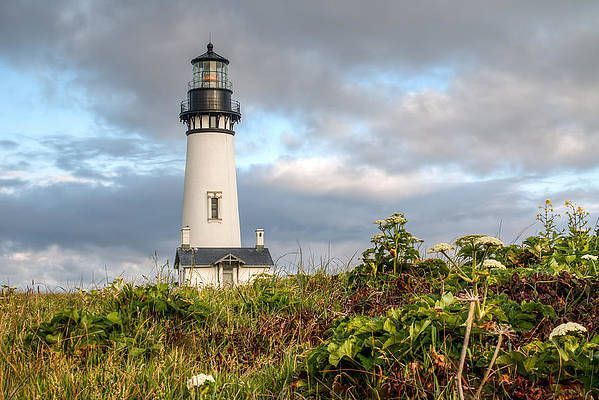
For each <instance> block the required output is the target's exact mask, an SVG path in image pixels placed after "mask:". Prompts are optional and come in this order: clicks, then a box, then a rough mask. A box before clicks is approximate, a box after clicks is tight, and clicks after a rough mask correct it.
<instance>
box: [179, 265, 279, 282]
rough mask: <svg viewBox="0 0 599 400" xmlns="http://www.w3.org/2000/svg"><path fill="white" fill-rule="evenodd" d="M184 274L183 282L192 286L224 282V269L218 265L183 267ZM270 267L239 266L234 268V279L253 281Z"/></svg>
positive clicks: (236, 280)
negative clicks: (220, 268)
mask: <svg viewBox="0 0 599 400" xmlns="http://www.w3.org/2000/svg"><path fill="white" fill-rule="evenodd" d="M181 269H182V271H183V276H182V279H181V282H183V283H184V284H185V285H190V286H198V287H199V286H219V282H222V280H223V277H222V270H219V269H218V268H217V267H212V266H203V267H199V266H197V267H181ZM269 271H270V267H269V266H267V265H260V266H251V267H247V266H245V267H239V268H236V269H235V270H234V274H233V277H234V278H233V279H234V280H235V282H236V283H238V284H243V283H248V282H251V281H252V280H253V279H254V278H256V276H258V275H261V274H265V273H268V272H269Z"/></svg>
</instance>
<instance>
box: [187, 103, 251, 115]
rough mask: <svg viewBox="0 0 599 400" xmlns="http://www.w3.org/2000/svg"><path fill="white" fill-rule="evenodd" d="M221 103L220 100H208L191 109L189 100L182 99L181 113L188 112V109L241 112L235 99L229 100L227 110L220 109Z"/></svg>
mask: <svg viewBox="0 0 599 400" xmlns="http://www.w3.org/2000/svg"><path fill="white" fill-rule="evenodd" d="M221 106H222V103H221V102H220V101H214V102H211V101H208V102H204V103H203V104H202V109H201V110H199V109H195V110H192V109H191V107H190V106H189V100H183V101H182V102H181V113H185V112H189V111H231V112H234V113H236V114H241V105H240V104H239V102H238V101H237V100H231V107H230V109H229V110H223V109H222V107H221Z"/></svg>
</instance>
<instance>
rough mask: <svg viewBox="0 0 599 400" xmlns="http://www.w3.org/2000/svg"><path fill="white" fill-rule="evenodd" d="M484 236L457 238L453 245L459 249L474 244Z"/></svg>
mask: <svg viewBox="0 0 599 400" xmlns="http://www.w3.org/2000/svg"><path fill="white" fill-rule="evenodd" d="M484 236H485V235H465V236H462V237H460V238H457V239H456V241H455V244H457V245H458V246H460V247H464V246H466V245H469V244H472V243H474V242H476V240H478V239H479V238H481V237H484Z"/></svg>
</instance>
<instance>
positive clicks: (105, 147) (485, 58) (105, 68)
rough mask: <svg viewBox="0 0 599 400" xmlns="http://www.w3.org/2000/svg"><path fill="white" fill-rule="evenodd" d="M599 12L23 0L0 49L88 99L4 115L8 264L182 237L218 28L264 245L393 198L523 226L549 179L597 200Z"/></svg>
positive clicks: (502, 6) (73, 263) (337, 226)
mask: <svg viewBox="0 0 599 400" xmlns="http://www.w3.org/2000/svg"><path fill="white" fill-rule="evenodd" d="M598 22H599V5H598V4H594V3H590V2H586V3H582V2H580V3H575V4H572V3H567V4H566V3H563V2H554V1H538V2H527V3H522V2H514V1H504V2H496V3H488V2H480V1H461V2H451V3H449V2H445V1H433V2H427V3H422V2H410V3H405V2H392V1H380V2H379V1H375V2H372V3H368V4H366V3H364V2H358V1H349V2H348V1H344V2H329V3H322V2H317V1H312V0H310V1H307V2H295V3H285V4H283V3H281V2H275V1H263V2H259V3H251V4H250V3H246V2H241V3H239V2H233V1H218V2H216V1H207V2H203V3H197V2H192V1H182V2H176V3H169V4H165V3H164V2H159V1H144V2H143V3H142V2H141V1H133V2H127V3H122V2H116V1H112V2H111V1H109V2H76V1H67V0H59V1H57V2H52V3H51V4H49V3H48V4H46V3H32V2H4V3H2V4H0V62H2V63H3V66H6V68H12V69H15V70H19V71H21V72H22V74H23V75H24V76H26V77H27V78H29V81H30V84H31V85H32V86H35V87H39V88H41V89H40V90H39V99H40V101H43V102H44V103H43V104H44V106H48V107H49V111H48V112H49V113H51V110H52V107H58V108H61V109H62V108H64V109H69V110H71V111H73V110H83V111H84V112H83V113H81V115H83V114H85V115H87V116H89V118H90V121H87V122H89V124H81V125H80V126H89V128H87V127H86V128H85V131H84V132H83V131H82V132H75V133H74V134H72V135H66V134H64V133H62V132H61V128H64V127H60V126H50V127H49V128H50V129H49V131H46V130H45V127H42V128H43V129H38V130H36V131H35V132H28V131H27V129H25V128H23V126H16V127H12V128H5V130H6V131H8V130H11V131H17V132H19V134H18V135H11V136H10V137H8V136H7V138H6V139H4V138H2V139H1V140H0V149H2V155H3V157H2V159H1V160H0V176H1V177H2V178H0V221H2V224H0V246H2V255H1V256H0V266H2V269H1V270H0V271H1V272H4V273H5V275H4V277H2V276H0V280H1V279H6V277H9V278H10V279H11V281H15V282H27V281H28V280H29V279H30V278H32V277H35V279H37V277H39V276H41V277H42V278H43V279H44V280H47V281H48V282H54V283H59V282H60V281H61V279H64V280H70V281H75V280H77V279H79V278H78V277H80V276H82V275H83V276H87V277H89V274H88V272H89V271H94V273H96V274H98V273H100V274H101V272H102V269H103V266H102V264H103V263H102V260H105V261H106V262H107V263H108V264H110V265H111V266H113V267H111V268H113V270H114V271H116V270H120V269H123V270H130V271H135V273H140V272H139V271H142V269H143V268H144V267H142V266H143V265H145V264H144V263H145V262H146V261H147V256H148V254H151V253H152V252H153V251H154V250H158V251H159V253H160V254H163V255H164V256H165V257H166V256H169V257H172V251H173V249H174V247H175V246H176V240H177V237H178V229H179V226H178V224H179V217H180V204H181V192H182V181H183V179H182V168H183V157H184V152H185V149H184V145H185V137H184V135H183V129H182V127H181V125H180V124H179V121H178V115H177V114H178V102H179V101H180V100H181V99H182V98H183V97H184V96H185V91H186V86H185V83H186V81H187V80H188V79H190V78H191V66H190V65H189V60H190V59H191V58H192V57H194V56H196V55H197V54H200V53H202V52H204V48H205V47H204V46H205V42H206V41H207V40H206V39H207V36H208V32H212V33H213V38H214V42H215V46H216V51H217V52H219V53H221V54H223V55H225V56H227V57H229V58H230V59H231V76H232V79H233V83H234V89H235V94H234V96H235V97H237V98H239V99H240V100H241V102H242V107H243V108H242V110H243V113H244V120H243V122H242V123H241V124H240V125H239V127H238V132H237V136H236V138H237V140H238V144H240V143H241V144H242V146H240V147H238V150H240V149H241V150H243V151H244V152H245V153H246V154H238V156H239V157H240V158H244V159H245V160H249V161H246V163H245V164H244V168H243V169H242V170H240V172H239V180H238V181H239V186H240V187H239V195H240V211H241V218H242V227H243V237H244V244H245V245H251V244H252V242H253V229H254V228H255V227H258V226H261V227H265V228H266V229H267V240H268V241H269V243H270V245H271V247H272V250H273V253H274V254H275V257H278V255H282V254H286V253H288V252H293V251H295V249H297V247H298V243H299V245H302V246H307V247H308V248H310V249H312V250H313V251H314V252H315V254H327V252H328V248H329V242H330V244H331V248H332V251H333V253H334V254H333V255H339V256H340V257H341V258H342V259H344V258H345V257H349V256H351V255H352V254H353V253H354V252H355V251H360V250H362V249H363V248H364V247H365V246H367V245H368V237H369V235H370V234H371V233H372V231H373V228H374V227H373V225H372V224H371V221H372V220H374V219H377V218H381V217H384V216H385V215H388V214H390V213H391V212H393V211H404V212H406V214H407V216H408V218H409V220H410V225H409V226H410V229H413V230H414V232H415V234H417V235H418V236H421V237H423V238H425V239H426V240H427V241H431V242H432V241H435V240H449V239H451V238H450V237H448V236H451V235H458V234H462V233H472V232H485V233H491V234H496V233H498V232H499V229H500V227H501V231H502V234H503V235H505V237H506V238H507V240H511V239H512V238H515V237H517V236H518V233H519V232H520V231H521V230H522V229H525V228H526V227H527V226H528V225H530V223H532V222H533V221H534V214H535V211H536V208H535V207H536V205H537V204H540V203H541V202H542V201H543V200H544V198H545V197H554V198H556V199H557V200H560V199H561V200H563V199H565V198H566V197H569V198H573V199H577V200H578V201H579V202H580V203H582V204H589V206H590V207H591V208H592V209H593V210H596V207H597V205H596V198H597V194H599V193H598V190H599V189H598V188H597V179H596V177H597V174H596V171H597V170H598V168H599V163H598V161H597V157H596V155H597V153H598V150H599V147H598V146H599V140H598V138H599V131H598V129H599V119H598V117H597V112H596V110H597V108H598V107H599V95H597V93H599V91H598V89H599V78H598V77H597V74H596V71H597V68H598V67H599V54H598V53H597V52H596V51H594V50H595V47H596V43H597V40H598V39H599V30H597V28H596V27H597V26H598ZM440 71H441V72H440ZM23 90H24V92H25V91H26V90H25V89H23ZM35 93H38V92H35ZM5 96H6V98H4V99H2V100H3V101H4V102H7V103H8V102H12V101H13V99H12V98H11V96H10V93H5ZM35 97H36V99H35V100H31V99H30V100H28V101H29V102H28V103H27V104H26V107H25V106H23V107H22V108H23V109H26V110H28V112H27V113H26V114H24V115H23V119H25V118H36V116H37V115H38V114H37V111H38V108H39V105H38V103H36V102H37V101H38V96H35ZM16 109H18V108H16ZM73 114H77V115H79V114H78V113H75V112H73ZM64 115H70V114H68V113H65V114H64ZM82 118H83V117H82ZM15 120H16V121H18V120H19V119H18V118H15ZM57 121H58V119H57ZM251 121H254V124H252V123H251ZM255 121H260V122H259V124H258V123H255ZM281 127H284V129H282V128H281ZM82 129H83V128H82ZM64 130H65V131H68V132H72V129H69V130H66V129H64ZM25 131H27V132H26V133H27V134H26V135H25ZM16 137H18V139H16ZM254 152H255V153H256V154H258V157H256V156H254V157H252V154H254ZM247 153H250V154H247ZM262 154H264V157H263V158H264V160H256V158H262ZM249 162H255V163H256V165H250V164H249ZM583 177H584V179H586V180H587V181H588V182H586V183H581V182H579V181H580V180H582V179H583ZM566 189H567V190H566ZM595 212H596V211H595ZM531 229H533V228H531ZM306 250H307V249H306ZM309 252H310V251H308V250H307V251H306V253H309ZM291 259H293V257H291ZM290 262H293V261H290ZM10 265H15V266H18V268H15V269H13V270H10V271H11V272H8V273H7V271H9V268H8V267H7V266H10ZM28 265H35V266H36V267H35V268H33V267H31V268H29V269H28V268H27V266H28ZM43 265H47V266H48V267H47V268H46V269H43V268H42V267H40V266H43ZM85 279H88V278H85Z"/></svg>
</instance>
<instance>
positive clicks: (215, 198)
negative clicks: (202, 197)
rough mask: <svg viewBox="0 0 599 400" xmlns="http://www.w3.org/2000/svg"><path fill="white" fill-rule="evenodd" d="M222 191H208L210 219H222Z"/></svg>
mask: <svg viewBox="0 0 599 400" xmlns="http://www.w3.org/2000/svg"><path fill="white" fill-rule="evenodd" d="M222 196H223V195H222V192H208V221H220V220H221V215H220V201H221V198H222Z"/></svg>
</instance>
